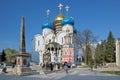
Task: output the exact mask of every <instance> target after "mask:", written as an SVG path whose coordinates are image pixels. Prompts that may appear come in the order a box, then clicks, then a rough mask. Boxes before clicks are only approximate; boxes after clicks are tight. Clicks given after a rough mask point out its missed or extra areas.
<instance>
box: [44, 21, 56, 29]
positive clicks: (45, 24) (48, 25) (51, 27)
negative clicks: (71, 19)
mask: <svg viewBox="0 0 120 80" xmlns="http://www.w3.org/2000/svg"><path fill="white" fill-rule="evenodd" d="M44 28H49V29H54V27H53V25H52V23H51V22H49V21H48V20H47V21H46V23H44V24H43V25H42V29H44Z"/></svg>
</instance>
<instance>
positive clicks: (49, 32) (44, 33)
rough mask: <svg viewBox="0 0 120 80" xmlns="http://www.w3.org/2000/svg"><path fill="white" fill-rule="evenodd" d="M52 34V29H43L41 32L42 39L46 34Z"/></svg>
mask: <svg viewBox="0 0 120 80" xmlns="http://www.w3.org/2000/svg"><path fill="white" fill-rule="evenodd" d="M52 33H54V32H53V30H52V29H49V28H45V29H43V31H42V35H43V36H44V37H45V36H47V35H48V34H52Z"/></svg>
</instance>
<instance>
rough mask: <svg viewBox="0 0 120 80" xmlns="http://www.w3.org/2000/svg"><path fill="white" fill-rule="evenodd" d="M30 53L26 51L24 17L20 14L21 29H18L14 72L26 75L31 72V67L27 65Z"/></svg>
mask: <svg viewBox="0 0 120 80" xmlns="http://www.w3.org/2000/svg"><path fill="white" fill-rule="evenodd" d="M29 57H30V55H29V54H28V53H26V47H25V24H24V17H23V16H22V22H21V29H20V44H19V52H18V53H17V59H16V60H17V61H16V74H17V75H28V74H30V73H31V69H30V68H29V67H28V58H29Z"/></svg>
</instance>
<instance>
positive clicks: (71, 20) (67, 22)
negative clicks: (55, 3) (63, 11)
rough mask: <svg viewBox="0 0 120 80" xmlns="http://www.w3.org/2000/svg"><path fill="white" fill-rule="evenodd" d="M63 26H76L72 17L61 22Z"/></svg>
mask: <svg viewBox="0 0 120 80" xmlns="http://www.w3.org/2000/svg"><path fill="white" fill-rule="evenodd" d="M61 24H62V25H65V24H70V25H74V20H73V18H72V17H70V16H66V17H65V18H64V19H63V20H62V22H61Z"/></svg>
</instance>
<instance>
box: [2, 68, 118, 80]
mask: <svg viewBox="0 0 120 80" xmlns="http://www.w3.org/2000/svg"><path fill="white" fill-rule="evenodd" d="M0 80H120V76H116V75H110V74H104V73H100V72H99V71H96V70H94V71H91V70H89V69H83V68H74V69H70V70H69V73H68V74H66V73H65V71H63V70H62V71H59V72H52V73H49V74H42V75H29V76H15V75H6V74H0Z"/></svg>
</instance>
